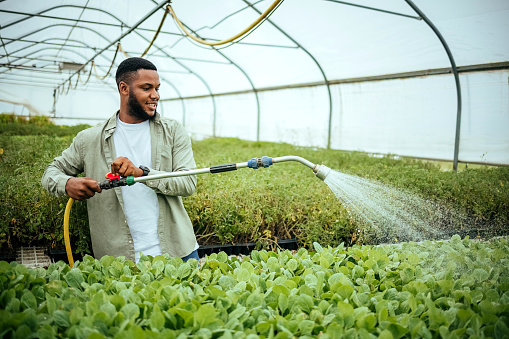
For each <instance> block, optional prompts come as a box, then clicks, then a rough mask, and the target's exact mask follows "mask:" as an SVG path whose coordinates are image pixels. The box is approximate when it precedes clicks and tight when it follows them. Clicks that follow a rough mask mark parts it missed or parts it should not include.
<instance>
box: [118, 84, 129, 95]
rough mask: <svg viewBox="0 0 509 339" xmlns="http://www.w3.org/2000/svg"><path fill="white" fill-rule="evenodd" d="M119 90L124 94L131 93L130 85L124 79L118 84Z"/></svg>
mask: <svg viewBox="0 0 509 339" xmlns="http://www.w3.org/2000/svg"><path fill="white" fill-rule="evenodd" d="M118 91H119V92H120V94H122V95H128V94H129V85H128V84H127V83H125V82H124V81H120V83H119V84H118Z"/></svg>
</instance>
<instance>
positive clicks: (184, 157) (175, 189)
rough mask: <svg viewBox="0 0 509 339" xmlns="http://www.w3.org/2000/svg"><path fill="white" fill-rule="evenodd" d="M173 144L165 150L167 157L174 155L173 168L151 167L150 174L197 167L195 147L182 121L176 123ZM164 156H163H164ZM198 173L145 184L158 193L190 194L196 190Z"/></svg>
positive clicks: (184, 195)
mask: <svg viewBox="0 0 509 339" xmlns="http://www.w3.org/2000/svg"><path fill="white" fill-rule="evenodd" d="M172 134H173V138H172V139H173V145H172V147H171V151H170V150H166V151H165V152H163V155H164V156H166V157H172V159H171V161H170V163H171V164H172V166H171V169H170V168H168V170H166V171H157V170H154V169H150V174H149V175H154V174H161V173H165V172H177V171H187V170H191V169H195V168H196V163H195V161H194V157H193V149H192V146H191V139H190V138H189V136H188V135H187V132H186V130H185V129H184V127H183V126H182V125H181V124H180V123H176V125H175V126H174V129H173V131H172ZM164 156H163V157H164ZM196 181H197V179H196V175H189V176H182V177H173V178H165V179H159V180H152V181H147V182H145V184H146V185H147V186H148V187H150V188H152V189H154V190H155V191H156V193H160V194H164V195H172V196H183V197H186V196H190V195H192V194H193V193H194V192H195V190H196Z"/></svg>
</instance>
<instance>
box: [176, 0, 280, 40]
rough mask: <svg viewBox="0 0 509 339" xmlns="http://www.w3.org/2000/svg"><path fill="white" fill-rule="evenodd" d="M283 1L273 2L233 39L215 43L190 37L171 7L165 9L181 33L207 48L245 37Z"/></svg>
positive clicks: (276, 0)
mask: <svg viewBox="0 0 509 339" xmlns="http://www.w3.org/2000/svg"><path fill="white" fill-rule="evenodd" d="M282 2H283V0H275V1H274V2H273V3H272V5H270V7H269V8H268V9H267V10H266V11H265V12H263V14H262V15H260V17H259V18H258V19H256V20H255V21H254V22H253V23H252V24H251V25H249V26H248V27H247V28H246V29H244V30H243V31H242V32H240V33H238V34H236V35H234V36H233V37H231V38H229V39H225V40H221V41H215V42H210V41H206V40H203V39H201V38H198V37H196V36H194V35H192V34H191V33H190V32H189V31H188V30H187V29H186V28H185V27H184V25H183V24H182V22H180V20H179V19H178V18H177V15H176V14H175V12H174V11H173V8H172V7H171V5H168V6H167V8H168V10H169V11H170V14H171V16H172V17H173V19H174V20H175V22H176V23H177V25H178V26H179V27H180V29H182V31H183V32H184V33H185V34H186V35H187V36H188V37H190V38H191V39H193V40H194V41H196V42H198V43H200V44H203V45H208V46H218V45H224V44H227V43H229V42H233V41H234V40H236V39H238V38H239V37H241V36H243V35H245V34H246V33H248V32H250V31H252V30H253V29H254V28H255V27H256V26H258V25H259V24H260V23H261V22H262V21H263V20H265V19H266V18H267V17H268V16H269V15H270V14H272V12H273V11H274V10H275V9H276V8H277V7H278V6H279V5H280V3H282Z"/></svg>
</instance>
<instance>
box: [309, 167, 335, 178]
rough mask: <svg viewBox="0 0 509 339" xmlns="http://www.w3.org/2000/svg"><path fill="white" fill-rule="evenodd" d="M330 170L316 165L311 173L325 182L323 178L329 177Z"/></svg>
mask: <svg viewBox="0 0 509 339" xmlns="http://www.w3.org/2000/svg"><path fill="white" fill-rule="evenodd" d="M330 171H331V169H330V168H329V167H327V166H325V165H316V166H315V167H314V168H313V172H314V173H315V174H316V176H317V177H318V178H319V179H321V180H323V181H325V178H326V177H327V176H328V175H329V173H330Z"/></svg>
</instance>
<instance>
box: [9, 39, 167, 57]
mask: <svg viewBox="0 0 509 339" xmlns="http://www.w3.org/2000/svg"><path fill="white" fill-rule="evenodd" d="M3 39H4V40H16V42H26V43H31V44H34V45H35V44H45V45H53V46H68V47H73V48H84V49H92V50H94V51H95V50H97V48H95V47H92V46H90V45H87V44H85V43H84V42H83V41H80V40H74V39H67V41H71V42H76V43H80V44H82V45H83V46H79V45H69V44H60V43H56V42H48V41H49V40H64V41H65V40H66V39H62V38H48V39H44V40H42V41H34V40H24V39H12V38H3ZM31 46H32V45H30V46H25V47H23V48H20V49H18V50H15V51H13V52H10V53H9V55H12V54H14V53H17V52H20V51H22V50H24V49H27V48H29V47H31ZM109 51H110V52H114V50H113V49H111V50H109ZM126 53H128V54H129V53H133V52H131V51H126ZM4 56H6V55H4ZM156 56H157V55H156ZM0 57H2V56H0ZM159 57H161V56H159Z"/></svg>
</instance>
